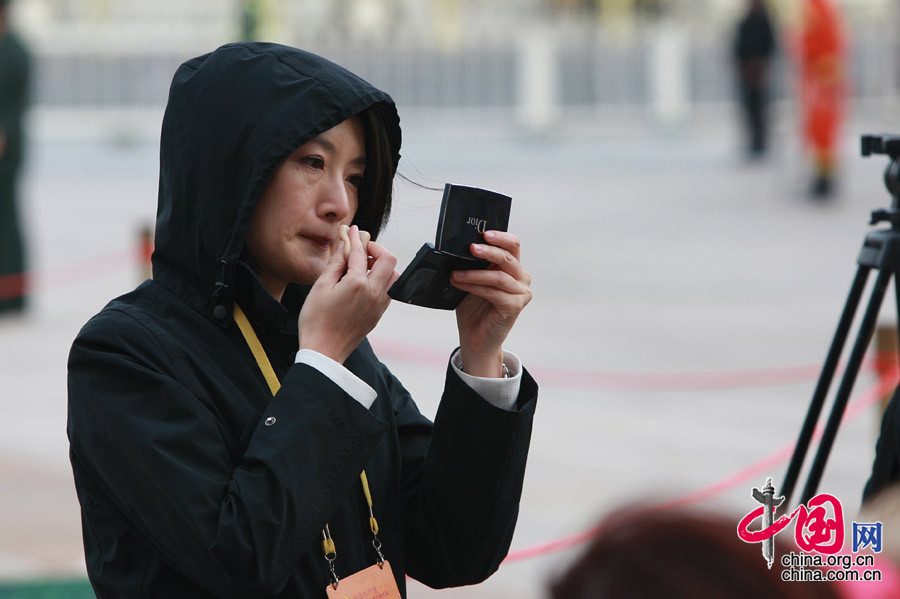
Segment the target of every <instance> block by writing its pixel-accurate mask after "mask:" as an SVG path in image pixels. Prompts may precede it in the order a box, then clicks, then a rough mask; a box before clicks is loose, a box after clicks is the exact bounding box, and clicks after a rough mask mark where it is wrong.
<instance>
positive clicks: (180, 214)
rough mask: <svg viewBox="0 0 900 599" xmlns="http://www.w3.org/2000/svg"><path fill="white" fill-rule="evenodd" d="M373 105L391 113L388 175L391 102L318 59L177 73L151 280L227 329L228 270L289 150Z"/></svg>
mask: <svg viewBox="0 0 900 599" xmlns="http://www.w3.org/2000/svg"><path fill="white" fill-rule="evenodd" d="M377 102H383V103H386V104H387V105H389V107H390V110H388V111H387V112H388V114H389V117H388V120H389V121H390V122H388V123H386V126H387V128H388V131H389V138H390V140H391V149H392V156H393V160H394V165H395V167H396V164H397V162H398V161H399V158H400V119H399V117H398V116H397V110H396V107H395V105H394V102H393V100H392V99H391V97H390V96H389V95H388V94H386V93H385V92H382V91H380V90H378V89H376V88H375V87H373V86H372V85H370V84H369V83H367V82H366V81H364V80H363V79H361V78H359V77H357V76H356V75H354V74H353V73H350V72H349V71H347V70H346V69H344V68H342V67H340V66H338V65H336V64H334V63H332V62H330V61H328V60H326V59H324V58H321V57H319V56H316V55H314V54H310V53H309V52H305V51H303V50H298V49H296V48H290V47H287V46H282V45H278V44H268V43H259V42H250V43H239V44H228V45H225V46H222V47H220V48H219V49H217V50H216V51H214V52H211V53H209V54H206V55H203V56H199V57H197V58H193V59H191V60H188V61H187V62H185V63H184V64H182V65H181V66H180V67H179V68H178V70H177V71H176V72H175V76H174V78H173V80H172V85H171V87H170V89H169V100H168V104H167V105H166V111H165V116H164V117H163V124H162V133H161V138H160V172H159V203H158V208H157V216H156V240H155V250H154V252H153V258H152V262H153V278H154V280H156V281H157V282H159V283H160V284H161V285H163V286H164V287H166V288H167V289H169V290H170V291H171V292H173V293H175V294H176V295H178V296H179V297H180V298H181V299H183V300H184V301H186V302H187V303H188V304H190V305H191V306H193V307H194V308H195V309H197V310H199V311H201V312H203V313H204V314H205V315H207V317H209V318H211V319H212V320H214V321H216V322H218V323H219V324H221V325H223V326H224V325H225V324H227V323H228V322H230V320H231V318H230V317H231V307H232V303H233V298H234V293H233V289H232V287H233V283H234V276H235V266H236V263H237V261H238V258H239V257H240V254H241V251H242V249H243V246H244V238H245V236H246V233H247V229H248V227H249V225H250V220H251V218H252V216H253V209H254V207H255V205H256V202H257V200H258V199H259V197H260V195H261V194H262V191H263V189H264V188H265V186H266V183H267V182H268V181H269V178H270V177H271V176H272V174H273V173H274V172H275V170H276V168H277V167H278V165H279V164H280V163H281V162H282V161H283V160H284V159H285V158H287V156H289V155H290V154H291V153H292V152H293V151H294V150H295V149H297V148H298V147H300V146H301V145H303V144H304V143H306V142H307V141H309V140H310V139H312V138H313V137H315V136H317V135H319V134H320V133H323V132H324V131H327V130H328V129H331V128H332V127H334V126H335V125H337V124H339V123H341V122H343V121H345V120H346V119H348V118H350V117H351V116H353V115H355V114H358V113H359V112H361V111H363V110H365V109H366V108H368V107H369V106H371V105H372V104H375V103H377Z"/></svg>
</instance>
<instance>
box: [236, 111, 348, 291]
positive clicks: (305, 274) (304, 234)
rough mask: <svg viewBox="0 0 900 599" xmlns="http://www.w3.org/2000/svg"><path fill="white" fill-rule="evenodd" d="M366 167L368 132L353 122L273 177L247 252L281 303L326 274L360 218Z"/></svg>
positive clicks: (302, 150)
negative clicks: (342, 235)
mask: <svg viewBox="0 0 900 599" xmlns="http://www.w3.org/2000/svg"><path fill="white" fill-rule="evenodd" d="M365 167H366V147H365V136H364V132H363V126H362V123H361V122H360V120H359V118H358V117H352V118H349V119H347V120H346V121H344V122H343V123H341V124H339V125H336V126H335V127H333V128H331V129H329V130H328V131H326V132H324V133H322V134H321V135H319V136H318V137H316V138H314V139H312V140H310V141H308V142H306V143H305V144H303V145H302V146H300V147H299V148H297V150H295V151H294V152H293V153H292V154H291V155H290V156H288V157H287V159H286V160H285V161H284V162H283V163H281V165H280V166H279V167H278V170H276V171H275V174H274V175H272V178H271V179H270V180H269V183H268V185H267V186H266V188H265V190H264V191H263V193H262V196H261V197H260V199H259V203H258V204H257V206H256V210H255V211H254V213H253V220H252V221H251V222H250V230H249V231H248V232H247V248H248V249H249V250H250V254H251V256H253V259H254V261H255V263H256V268H257V269H258V271H259V279H260V281H261V282H262V283H263V285H264V286H265V287H266V289H267V290H268V291H269V293H271V294H272V295H273V296H274V297H275V298H277V299H281V295H282V293H284V289H285V287H286V286H287V284H288V283H300V284H306V285H311V284H312V283H314V282H315V281H316V279H317V278H318V277H319V275H320V274H322V271H323V270H324V268H325V265H326V263H327V262H328V260H329V258H331V254H332V252H334V250H335V249H336V246H337V243H338V241H339V239H338V229H339V227H340V226H341V225H342V224H347V225H349V224H350V222H351V221H352V220H353V216H354V214H356V209H357V207H358V205H359V204H358V197H357V195H358V192H359V185H360V184H361V183H362V180H363V173H364V172H365Z"/></svg>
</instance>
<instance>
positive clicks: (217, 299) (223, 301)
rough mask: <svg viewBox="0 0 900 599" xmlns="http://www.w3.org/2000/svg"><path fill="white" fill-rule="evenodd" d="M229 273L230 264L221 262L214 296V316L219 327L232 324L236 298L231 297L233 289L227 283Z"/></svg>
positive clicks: (217, 272) (217, 269)
mask: <svg viewBox="0 0 900 599" xmlns="http://www.w3.org/2000/svg"><path fill="white" fill-rule="evenodd" d="M227 271H228V262H226V261H225V260H220V261H219V266H218V267H217V268H216V285H215V288H214V289H213V294H212V304H213V309H212V315H213V318H215V319H216V321H217V322H218V324H219V326H225V325H226V324H228V323H229V322H230V320H229V319H230V317H231V309H230V308H231V305H232V304H233V303H234V298H232V297H231V288H230V287H229V286H228V285H227V284H226V283H225V276H226V273H227Z"/></svg>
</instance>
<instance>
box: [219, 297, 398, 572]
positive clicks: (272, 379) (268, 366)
mask: <svg viewBox="0 0 900 599" xmlns="http://www.w3.org/2000/svg"><path fill="white" fill-rule="evenodd" d="M234 321H235V322H236V323H237V325H238V328H239V329H240V330H241V334H242V335H243V336H244V340H245V341H246V342H247V345H249V346H250V351H251V353H253V357H254V358H256V364H257V365H258V366H259V370H260V371H261V372H262V374H263V378H265V379H266V383H268V385H269V391H271V392H272V395H273V396H274V395H275V394H276V393H278V390H279V389H281V382H280V381H279V380H278V377H277V376H276V375H275V369H273V368H272V363H271V362H269V356H267V355H266V350H265V349H263V346H262V343H260V342H259V337H257V336H256V331H254V330H253V327H252V326H251V325H250V321H249V320H247V315H246V314H244V311H243V310H241V307H240V306H238V305H237V302H235V304H234ZM359 478H360V480H361V481H362V486H363V494H365V496H366V503H367V504H369V528H371V529H372V536H373V540H372V546H373V547H375V552H376V553H377V554H378V564H379V565H381V564H383V563H384V556H383V555H382V554H381V541H379V540H378V520H376V519H375V512H374V511H373V510H372V493H371V492H370V491H369V479H368V478H366V471H365V470H363V471H362V473H361V474H360V475H359ZM322 553H324V554H325V559H326V560H328V566H329V568H330V569H331V575H332V576H333V577H334V584H337V582H338V580H339V579H338V576H337V574H336V573H335V571H334V560H335V557H337V552H336V551H335V547H334V540H333V539H332V538H331V531H329V530H328V525H327V524H326V525H325V528H323V529H322Z"/></svg>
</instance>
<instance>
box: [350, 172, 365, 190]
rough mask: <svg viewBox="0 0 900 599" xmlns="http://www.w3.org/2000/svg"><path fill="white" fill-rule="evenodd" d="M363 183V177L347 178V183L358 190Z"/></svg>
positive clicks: (353, 176) (352, 176)
mask: <svg viewBox="0 0 900 599" xmlns="http://www.w3.org/2000/svg"><path fill="white" fill-rule="evenodd" d="M362 182H363V176H362V175H351V176H350V177H348V178H347V183H349V184H350V185H352V186H353V187H355V188H356V189H359V186H360V185H362Z"/></svg>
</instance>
